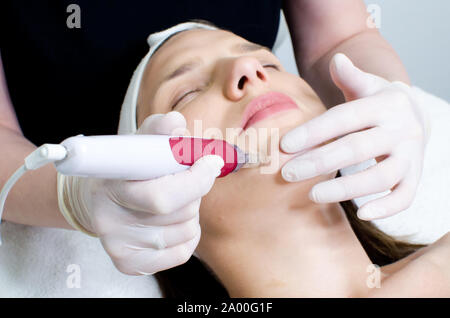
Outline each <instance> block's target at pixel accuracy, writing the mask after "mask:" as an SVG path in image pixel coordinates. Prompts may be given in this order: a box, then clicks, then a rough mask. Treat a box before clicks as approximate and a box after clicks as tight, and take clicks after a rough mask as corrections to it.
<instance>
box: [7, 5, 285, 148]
mask: <svg viewBox="0 0 450 318" xmlns="http://www.w3.org/2000/svg"><path fill="white" fill-rule="evenodd" d="M70 4H77V5H79V7H80V9H81V15H80V18H81V19H80V22H81V28H69V27H68V26H67V18H68V17H69V16H70V15H71V14H72V13H73V11H70V12H67V7H68V6H69V5H70ZM280 6H281V0H227V1H213V0H197V1H187V0H186V1H174V0H165V1H144V0H136V1H132V0H127V1H120V0H67V1H66V0H40V1H20V0H1V1H0V32H1V33H0V50H1V54H2V60H3V66H4V70H5V75H6V80H7V84H8V89H9V93H10V96H11V100H12V103H13V106H14V108H15V111H16V114H17V117H18V120H19V123H20V125H21V128H22V131H23V133H24V135H25V137H26V138H28V139H29V140H30V141H32V142H33V143H35V144H36V145H41V144H43V143H45V142H50V143H59V142H61V141H62V140H63V139H65V138H67V137H70V136H74V135H78V134H84V135H99V134H116V133H117V127H118V122H119V113H120V108H121V105H122V101H123V98H124V95H125V92H126V89H127V87H128V84H129V81H130V78H131V75H132V73H133V71H134V70H135V68H136V66H137V65H138V63H139V61H140V60H141V59H142V58H143V57H144V55H145V54H146V53H147V52H148V44H147V42H146V39H147V36H148V35H149V34H151V33H153V32H156V31H161V30H163V29H165V28H168V27H170V26H173V25H175V24H177V23H180V22H186V21H188V20H191V19H203V20H208V21H210V22H212V23H214V24H215V25H217V26H218V27H221V28H224V29H227V30H230V31H232V32H234V33H236V34H238V35H240V36H242V37H244V38H246V39H248V40H249V41H252V42H255V43H259V44H262V45H265V46H268V47H272V46H273V44H274V42H275V38H276V35H277V31H278V23H279V15H280ZM72 21H73V20H72Z"/></svg>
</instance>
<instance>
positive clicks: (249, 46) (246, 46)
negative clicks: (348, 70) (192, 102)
mask: <svg viewBox="0 0 450 318" xmlns="http://www.w3.org/2000/svg"><path fill="white" fill-rule="evenodd" d="M259 50H265V51H269V52H271V53H272V50H271V49H269V48H268V47H267V46H263V45H259V44H256V43H252V42H244V43H237V44H235V45H233V46H232V47H231V51H233V52H236V53H249V52H255V51H259ZM201 64H202V63H201V62H200V61H199V60H194V61H188V62H186V63H183V64H182V65H180V66H179V67H177V68H176V69H175V70H174V71H173V72H172V73H170V74H169V75H167V76H166V77H165V78H164V79H163V81H162V83H164V82H167V81H170V80H172V79H174V78H176V77H179V76H181V75H184V74H186V73H188V72H190V71H192V70H194V69H195V68H197V67H199V66H200V65H201Z"/></svg>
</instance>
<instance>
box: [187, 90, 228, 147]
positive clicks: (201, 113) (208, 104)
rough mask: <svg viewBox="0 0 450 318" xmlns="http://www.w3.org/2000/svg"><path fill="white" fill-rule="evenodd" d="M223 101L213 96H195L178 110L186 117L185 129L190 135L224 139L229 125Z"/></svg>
mask: <svg viewBox="0 0 450 318" xmlns="http://www.w3.org/2000/svg"><path fill="white" fill-rule="evenodd" d="M226 109H227V107H226V106H225V105H224V101H223V100H220V99H218V98H217V97H215V96H202V97H199V98H196V99H195V100H193V101H191V102H190V103H188V104H186V105H185V107H183V108H182V109H180V110H179V112H180V113H181V114H183V116H184V117H185V118H186V122H187V130H188V132H189V134H190V135H192V136H197V137H199V136H202V137H203V138H217V139H225V131H226V127H228V126H230V124H229V122H228V120H227V118H226V116H227V113H226Z"/></svg>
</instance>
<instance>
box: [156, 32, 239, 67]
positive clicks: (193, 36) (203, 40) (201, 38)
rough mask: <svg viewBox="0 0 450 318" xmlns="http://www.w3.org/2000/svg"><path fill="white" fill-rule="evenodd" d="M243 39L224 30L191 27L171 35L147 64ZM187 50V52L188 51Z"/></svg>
mask: <svg viewBox="0 0 450 318" xmlns="http://www.w3.org/2000/svg"><path fill="white" fill-rule="evenodd" d="M239 40H240V41H245V40H244V39H242V38H241V37H239V36H237V35H235V34H234V33H231V32H228V31H225V30H205V29H193V30H187V31H183V32H180V33H177V34H175V35H173V36H172V37H171V38H169V39H168V40H167V41H166V42H165V43H163V44H162V45H161V47H160V48H159V49H158V50H157V51H156V52H155V54H154V55H153V56H152V58H151V59H150V63H149V64H159V63H162V64H166V63H167V62H170V61H171V60H172V59H173V58H179V57H180V56H183V55H187V56H189V55H190V56H192V54H193V53H194V54H195V51H198V53H200V52H201V51H203V50H205V49H206V48H211V45H213V46H214V47H217V46H220V47H222V46H227V45H229V44H231V43H232V42H237V41H239ZM188 52H189V53H188Z"/></svg>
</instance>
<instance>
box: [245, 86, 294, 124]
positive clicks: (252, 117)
mask: <svg viewBox="0 0 450 318" xmlns="http://www.w3.org/2000/svg"><path fill="white" fill-rule="evenodd" d="M290 109H298V106H297V104H296V103H295V102H294V101H293V100H292V99H291V98H290V97H289V96H287V95H285V94H282V93H278V92H270V93H267V94H264V95H261V96H258V97H256V98H255V99H253V100H252V101H251V102H250V103H249V104H248V105H247V107H246V108H245V111H244V116H243V118H242V123H241V127H242V128H243V130H245V129H247V128H248V127H250V126H251V125H253V124H255V123H257V122H259V121H261V120H263V119H265V118H267V117H270V116H272V115H274V114H276V113H279V112H282V111H285V110H290Z"/></svg>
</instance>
